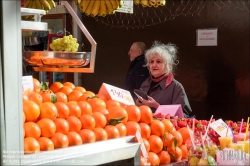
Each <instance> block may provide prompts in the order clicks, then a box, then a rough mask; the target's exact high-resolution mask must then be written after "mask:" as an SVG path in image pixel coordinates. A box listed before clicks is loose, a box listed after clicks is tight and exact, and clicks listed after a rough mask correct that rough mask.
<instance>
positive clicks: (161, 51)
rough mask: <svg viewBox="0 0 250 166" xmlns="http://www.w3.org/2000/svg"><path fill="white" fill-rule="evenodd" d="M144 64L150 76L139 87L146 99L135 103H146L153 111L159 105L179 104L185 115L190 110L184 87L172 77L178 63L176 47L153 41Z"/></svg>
mask: <svg viewBox="0 0 250 166" xmlns="http://www.w3.org/2000/svg"><path fill="white" fill-rule="evenodd" d="M145 59H146V66H147V67H148V69H149V71H150V76H149V77H148V78H147V79H146V80H145V81H144V82H143V83H142V85H141V87H140V89H141V90H143V91H145V92H146V93H147V95H148V100H147V99H143V98H140V97H139V98H138V99H137V100H136V105H137V106H140V105H147V106H149V107H150V108H151V109H152V111H153V112H155V110H156V109H157V108H158V106H159V105H171V104H180V105H181V106H182V110H183V113H184V116H185V117H188V116H189V113H191V112H192V109H191V107H190V104H189V101H188V98H187V95H186V93H185V90H184V87H183V86H182V84H181V83H180V82H178V81H177V80H175V79H174V75H173V72H174V69H175V67H176V65H177V64H178V61H177V47H176V46H175V45H174V44H163V43H160V42H158V41H155V42H154V44H153V46H152V47H151V48H150V49H149V50H147V51H146V54H145Z"/></svg>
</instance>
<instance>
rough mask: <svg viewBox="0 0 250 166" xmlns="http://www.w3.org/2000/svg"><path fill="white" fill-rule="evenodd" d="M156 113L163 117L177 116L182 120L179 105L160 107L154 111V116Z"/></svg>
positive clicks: (182, 115) (182, 116)
mask: <svg viewBox="0 0 250 166" xmlns="http://www.w3.org/2000/svg"><path fill="white" fill-rule="evenodd" d="M157 113H161V114H162V115H164V116H165V115H167V114H169V115H170V116H178V117H180V118H184V114H183V111H182V107H181V105H180V104H177V105H160V106H159V107H158V108H157V110H156V111H155V114H157Z"/></svg>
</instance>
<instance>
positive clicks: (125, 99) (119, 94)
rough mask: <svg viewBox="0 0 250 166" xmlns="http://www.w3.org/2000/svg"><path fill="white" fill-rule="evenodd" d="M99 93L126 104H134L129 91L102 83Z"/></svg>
mask: <svg viewBox="0 0 250 166" xmlns="http://www.w3.org/2000/svg"><path fill="white" fill-rule="evenodd" d="M98 93H99V94H103V95H109V96H110V98H111V99H112V100H116V101H119V102H121V103H123V104H126V105H135V103H134V100H133V98H132V96H131V94H130V92H129V91H127V90H124V89H121V88H118V87H115V86H112V85H109V84H106V83H103V84H102V86H101V88H100V90H99V92H98Z"/></svg>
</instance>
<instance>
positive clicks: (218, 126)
mask: <svg viewBox="0 0 250 166" xmlns="http://www.w3.org/2000/svg"><path fill="white" fill-rule="evenodd" d="M209 127H211V128H212V129H213V130H214V131H215V132H216V133H218V134H219V135H220V136H221V137H226V136H227V137H233V134H232V131H231V129H230V128H229V127H228V126H227V124H226V123H225V122H224V121H223V120H222V119H218V120H216V121H214V122H212V123H210V125H209Z"/></svg>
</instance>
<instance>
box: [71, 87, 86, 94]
mask: <svg viewBox="0 0 250 166" xmlns="http://www.w3.org/2000/svg"><path fill="white" fill-rule="evenodd" d="M73 90H78V91H80V92H82V93H84V92H86V89H85V88H84V87H81V86H76V87H75V88H74V89H73Z"/></svg>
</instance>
